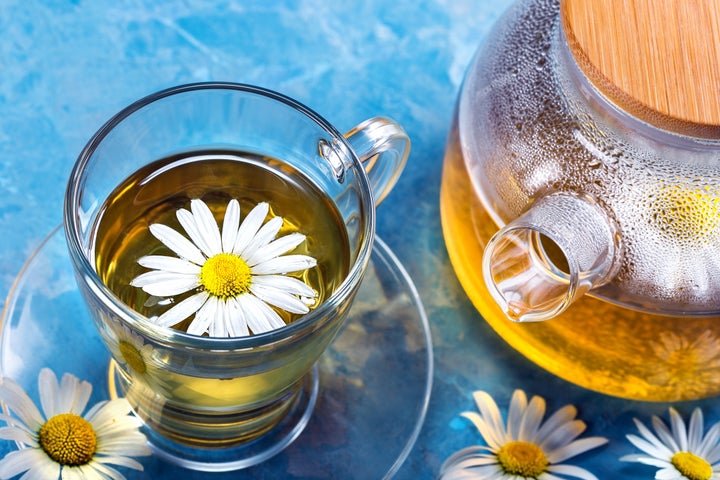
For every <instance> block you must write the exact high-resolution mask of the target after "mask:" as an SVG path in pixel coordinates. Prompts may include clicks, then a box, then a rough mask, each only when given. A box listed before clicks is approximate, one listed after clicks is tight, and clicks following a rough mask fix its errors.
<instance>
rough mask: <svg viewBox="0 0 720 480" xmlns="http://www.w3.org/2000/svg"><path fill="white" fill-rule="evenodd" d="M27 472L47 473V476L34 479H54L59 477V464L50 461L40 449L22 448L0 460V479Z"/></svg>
mask: <svg viewBox="0 0 720 480" xmlns="http://www.w3.org/2000/svg"><path fill="white" fill-rule="evenodd" d="M28 470H35V471H36V472H40V473H43V472H46V473H48V475H47V476H44V477H40V476H35V478H53V479H56V478H58V477H59V476H60V464H58V463H55V462H53V461H52V460H50V458H49V457H48V456H47V454H45V452H44V451H43V450H41V449H37V448H23V449H20V450H14V451H12V452H10V453H8V454H7V455H5V457H4V458H3V459H2V460H0V478H12V477H14V476H16V475H19V474H20V473H22V472H25V471H28ZM48 470H49V471H48Z"/></svg>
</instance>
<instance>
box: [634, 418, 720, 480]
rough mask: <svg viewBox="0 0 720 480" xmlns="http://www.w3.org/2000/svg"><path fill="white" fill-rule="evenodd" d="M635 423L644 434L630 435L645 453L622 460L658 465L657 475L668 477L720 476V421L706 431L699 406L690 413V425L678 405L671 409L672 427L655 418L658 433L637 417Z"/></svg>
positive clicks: (702, 479)
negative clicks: (687, 425) (677, 408)
mask: <svg viewBox="0 0 720 480" xmlns="http://www.w3.org/2000/svg"><path fill="white" fill-rule="evenodd" d="M635 426H637V429H638V431H639V432H640V435H641V436H640V437H638V436H637V435H627V438H628V440H630V443H632V444H633V445H635V446H636V447H637V448H639V449H640V450H642V451H643V452H644V453H638V454H632V455H625V456H624V457H622V458H620V460H622V461H626V462H638V463H642V464H645V465H651V466H653V467H658V468H660V470H658V471H657V473H656V474H655V478H662V479H664V480H710V479H720V444H719V443H718V440H720V422H718V423H715V424H714V425H713V426H712V427H710V429H709V430H708V431H707V433H705V432H704V421H703V414H702V410H700V409H699V408H696V409H695V410H694V411H693V413H692V415H691V416H690V425H689V427H686V426H685V421H684V420H683V419H682V417H681V416H680V414H679V413H678V412H677V410H675V409H674V408H670V428H668V426H667V425H666V424H665V422H663V421H662V419H660V418H659V417H657V416H653V417H652V426H653V429H654V430H655V433H653V432H651V431H650V429H649V428H647V427H646V426H645V425H644V424H643V423H642V422H640V421H639V420H637V419H635Z"/></svg>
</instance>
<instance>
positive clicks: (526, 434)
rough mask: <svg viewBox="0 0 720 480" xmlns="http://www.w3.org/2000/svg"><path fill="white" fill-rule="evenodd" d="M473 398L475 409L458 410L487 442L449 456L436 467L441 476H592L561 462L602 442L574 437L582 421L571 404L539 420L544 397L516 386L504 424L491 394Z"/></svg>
mask: <svg viewBox="0 0 720 480" xmlns="http://www.w3.org/2000/svg"><path fill="white" fill-rule="evenodd" d="M473 397H474V398H475V403H476V404H477V406H478V409H479V410H480V413H479V414H478V413H476V412H465V413H463V414H462V415H463V416H464V417H465V418H467V419H469V420H470V421H472V422H473V424H474V425H475V426H476V427H477V429H478V430H479V432H480V435H482V437H483V439H484V440H485V442H486V443H487V445H488V446H472V447H467V448H464V449H462V450H460V451H458V452H456V453H455V454H453V455H452V456H450V457H449V458H448V459H447V460H446V461H445V463H444V464H443V466H442V468H441V471H440V478H442V480H450V479H461V478H473V479H477V480H483V479H494V480H505V479H512V480H521V479H537V480H543V479H547V480H551V479H555V480H558V479H561V478H566V477H575V478H581V479H583V480H597V477H595V476H594V475H593V474H592V473H590V472H588V471H587V470H585V469H583V468H580V467H577V466H574V465H566V464H561V463H560V462H563V461H565V460H567V459H569V458H571V457H574V456H576V455H579V454H581V453H583V452H586V451H588V450H591V449H593V448H595V447H598V446H600V445H603V444H605V443H607V439H605V438H602V437H588V438H583V439H580V440H577V437H578V436H579V435H580V434H581V433H582V432H583V431H585V423H584V422H582V421H581V420H577V419H576V418H575V415H576V414H577V411H576V409H575V407H573V406H572V405H566V406H565V407H563V408H561V409H560V410H558V411H557V412H555V413H554V414H553V415H552V416H551V417H550V418H548V419H547V421H546V422H545V423H543V417H544V415H545V400H543V399H542V398H541V397H538V396H534V397H533V398H532V399H531V400H530V402H529V403H528V401H527V397H526V396H525V392H523V391H522V390H515V392H514V393H513V396H512V399H511V401H510V408H509V411H508V418H507V424H506V423H504V422H503V418H502V415H501V414H500V410H499V409H498V407H497V404H496V403H495V401H494V400H493V399H492V397H491V396H490V395H488V394H487V393H485V392H482V391H477V392H475V393H474V394H473Z"/></svg>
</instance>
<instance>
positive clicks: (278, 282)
mask: <svg viewBox="0 0 720 480" xmlns="http://www.w3.org/2000/svg"><path fill="white" fill-rule="evenodd" d="M252 281H253V285H263V286H268V287H273V288H277V289H279V290H282V291H284V292H287V293H289V294H290V295H298V296H301V297H310V298H315V297H317V296H318V294H317V292H316V291H315V290H314V289H313V288H312V287H311V286H310V285H308V284H307V283H305V282H303V281H302V280H299V279H297V278H294V277H286V276H284V275H255V276H254V277H253V279H252Z"/></svg>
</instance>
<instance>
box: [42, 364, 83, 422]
mask: <svg viewBox="0 0 720 480" xmlns="http://www.w3.org/2000/svg"><path fill="white" fill-rule="evenodd" d="M91 394H92V385H91V384H90V382H86V381H82V382H81V381H80V380H79V379H78V378H77V377H76V376H74V375H71V374H69V373H66V374H64V375H63V376H62V380H61V381H60V392H59V394H58V398H57V399H56V403H55V408H56V409H57V410H56V412H55V413H53V415H56V414H58V413H74V414H75V415H80V414H81V413H82V412H83V410H85V407H86V406H87V403H88V400H90V395H91ZM48 418H49V417H48Z"/></svg>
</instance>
